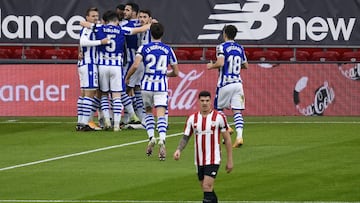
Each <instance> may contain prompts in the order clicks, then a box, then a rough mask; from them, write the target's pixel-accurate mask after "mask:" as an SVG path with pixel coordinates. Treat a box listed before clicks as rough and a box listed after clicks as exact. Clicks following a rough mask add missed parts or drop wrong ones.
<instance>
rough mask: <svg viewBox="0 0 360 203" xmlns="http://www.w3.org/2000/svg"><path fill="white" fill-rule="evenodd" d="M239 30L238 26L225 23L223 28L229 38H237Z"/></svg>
mask: <svg viewBox="0 0 360 203" xmlns="http://www.w3.org/2000/svg"><path fill="white" fill-rule="evenodd" d="M237 31H238V30H237V28H236V27H235V26H233V25H225V26H224V29H223V32H224V33H225V34H226V36H227V37H228V38H229V39H235V36H236V33H237Z"/></svg>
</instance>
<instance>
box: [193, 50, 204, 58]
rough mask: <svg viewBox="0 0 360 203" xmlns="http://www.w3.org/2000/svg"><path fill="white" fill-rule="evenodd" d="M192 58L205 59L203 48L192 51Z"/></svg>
mask: <svg viewBox="0 0 360 203" xmlns="http://www.w3.org/2000/svg"><path fill="white" fill-rule="evenodd" d="M189 59H190V60H204V58H203V50H195V51H193V52H191V54H190V57H189Z"/></svg>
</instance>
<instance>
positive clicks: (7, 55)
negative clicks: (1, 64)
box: [0, 48, 12, 59]
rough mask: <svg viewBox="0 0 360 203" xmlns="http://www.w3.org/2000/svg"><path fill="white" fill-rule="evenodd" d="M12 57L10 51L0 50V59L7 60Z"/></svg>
mask: <svg viewBox="0 0 360 203" xmlns="http://www.w3.org/2000/svg"><path fill="white" fill-rule="evenodd" d="M11 55H12V53H11V50H10V49H4V48H0V59H8V58H10V56H11Z"/></svg>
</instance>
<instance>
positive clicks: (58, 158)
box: [0, 133, 182, 171]
mask: <svg viewBox="0 0 360 203" xmlns="http://www.w3.org/2000/svg"><path fill="white" fill-rule="evenodd" d="M181 134H182V133H176V134H172V135H167V137H174V136H178V135H181ZM148 141H149V140H139V141H136V142H130V143H125V144H120V145H113V146H109V147H103V148H99V149H93V150H89V151H85V152H79V153H74V154H68V155H64V156H58V157H54V158H49V159H44V160H40V161H34V162H29V163H25V164H19V165H15V166H9V167H5V168H0V171H6V170H10V169H14V168H20V167H25V166H31V165H35V164H41V163H45V162H50V161H56V160H60V159H66V158H70V157H75V156H80V155H85V154H91V153H95V152H101V151H105V150H109V149H115V148H119V147H125V146H130V145H135V144H140V143H145V142H148Z"/></svg>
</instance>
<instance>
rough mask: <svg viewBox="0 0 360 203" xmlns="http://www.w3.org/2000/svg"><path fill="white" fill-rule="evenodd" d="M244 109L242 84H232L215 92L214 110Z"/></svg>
mask: <svg viewBox="0 0 360 203" xmlns="http://www.w3.org/2000/svg"><path fill="white" fill-rule="evenodd" d="M229 107H231V109H235V110H244V109H245V96H244V90H243V85H242V83H232V84H228V85H225V86H224V87H221V88H218V89H217V90H216V96H215V109H225V108H229Z"/></svg>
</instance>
